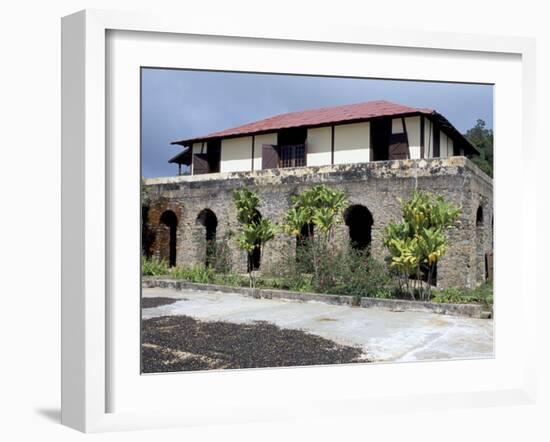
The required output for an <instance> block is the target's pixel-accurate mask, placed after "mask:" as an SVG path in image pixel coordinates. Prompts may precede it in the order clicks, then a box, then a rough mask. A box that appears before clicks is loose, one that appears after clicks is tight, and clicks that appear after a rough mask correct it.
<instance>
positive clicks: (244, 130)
mask: <svg viewBox="0 0 550 442" xmlns="http://www.w3.org/2000/svg"><path fill="white" fill-rule="evenodd" d="M404 114H425V115H429V114H434V110H433V109H423V108H416V107H410V106H403V105H401V104H397V103H392V102H390V101H384V100H379V101H369V102H366V103H357V104H346V105H343V106H332V107H323V108H318V109H310V110H305V111H300V112H289V113H286V114H280V115H275V116H273V117H270V118H266V119H264V120H258V121H254V122H252V123H248V124H243V125H242V126H237V127H232V128H230V129H225V130H222V131H219V132H213V133H211V134H208V135H204V136H201V137H195V138H191V139H188V140H181V141H174V142H173V143H172V144H180V145H186V146H187V145H189V144H191V143H193V142H199V141H206V140H209V139H215V138H225V137H234V136H244V135H252V134H256V133H265V132H270V131H275V130H279V129H288V128H292V127H311V126H322V125H326V124H332V123H343V122H351V121H360V120H368V119H370V118H375V117H387V116H394V115H404Z"/></svg>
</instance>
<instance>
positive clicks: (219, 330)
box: [141, 316, 366, 373]
mask: <svg viewBox="0 0 550 442" xmlns="http://www.w3.org/2000/svg"><path fill="white" fill-rule="evenodd" d="M141 349H142V360H141V369H142V372H143V373H159V372H172V371H190V370H211V369H222V368H259V367H289V366H303V365H324V364H343V363H350V362H366V361H365V360H364V359H361V356H362V351H361V349H359V348H356V347H351V346H345V345H340V344H337V343H335V342H333V341H331V340H329V339H324V338H321V337H319V336H315V335H312V334H309V333H306V332H303V331H300V330H289V329H282V328H280V327H277V326H276V325H273V324H270V323H268V322H263V321H262V322H254V323H252V324H234V323H231V322H210V321H199V320H196V319H194V318H191V317H189V316H163V317H158V318H152V319H147V320H144V321H142V346H141Z"/></svg>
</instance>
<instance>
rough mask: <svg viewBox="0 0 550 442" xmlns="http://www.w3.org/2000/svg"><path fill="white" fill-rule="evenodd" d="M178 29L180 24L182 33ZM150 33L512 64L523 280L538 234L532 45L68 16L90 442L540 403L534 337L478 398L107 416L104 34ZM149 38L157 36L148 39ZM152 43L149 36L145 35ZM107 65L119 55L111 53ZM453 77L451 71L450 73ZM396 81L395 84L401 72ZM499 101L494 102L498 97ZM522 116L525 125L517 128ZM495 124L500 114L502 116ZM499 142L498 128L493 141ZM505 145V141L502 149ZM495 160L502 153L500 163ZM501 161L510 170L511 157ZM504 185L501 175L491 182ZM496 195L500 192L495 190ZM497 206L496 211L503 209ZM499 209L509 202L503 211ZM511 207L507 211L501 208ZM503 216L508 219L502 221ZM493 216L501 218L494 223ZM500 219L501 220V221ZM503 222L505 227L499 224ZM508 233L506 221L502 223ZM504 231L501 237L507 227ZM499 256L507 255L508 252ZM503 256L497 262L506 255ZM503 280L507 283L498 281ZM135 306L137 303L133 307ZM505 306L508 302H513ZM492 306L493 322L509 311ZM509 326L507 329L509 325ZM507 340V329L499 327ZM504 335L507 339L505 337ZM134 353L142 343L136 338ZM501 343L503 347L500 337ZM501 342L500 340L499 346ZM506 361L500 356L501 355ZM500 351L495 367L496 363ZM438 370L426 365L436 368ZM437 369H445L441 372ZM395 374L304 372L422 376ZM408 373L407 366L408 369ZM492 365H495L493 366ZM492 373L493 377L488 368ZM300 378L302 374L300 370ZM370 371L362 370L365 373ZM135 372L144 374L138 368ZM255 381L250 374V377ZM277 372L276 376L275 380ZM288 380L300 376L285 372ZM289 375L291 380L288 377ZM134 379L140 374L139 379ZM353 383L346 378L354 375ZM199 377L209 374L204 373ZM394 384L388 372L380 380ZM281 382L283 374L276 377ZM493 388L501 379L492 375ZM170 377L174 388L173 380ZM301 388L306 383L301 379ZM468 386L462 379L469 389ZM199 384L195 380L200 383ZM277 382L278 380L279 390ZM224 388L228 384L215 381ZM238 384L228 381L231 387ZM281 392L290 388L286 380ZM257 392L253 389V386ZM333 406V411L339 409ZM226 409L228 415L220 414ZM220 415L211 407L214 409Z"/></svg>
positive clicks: (73, 200)
mask: <svg viewBox="0 0 550 442" xmlns="http://www.w3.org/2000/svg"><path fill="white" fill-rule="evenodd" d="M182 23H183V24H182ZM112 31H116V32H143V33H147V32H149V33H157V34H156V35H159V34H158V33H160V34H162V35H171V36H178V35H179V36H183V37H185V36H186V35H190V36H217V37H218V38H221V39H224V38H241V39H248V40H254V41H260V42H261V41H270V42H273V44H276V42H285V45H286V47H288V46H289V45H290V46H292V44H294V43H293V42H295V44H296V45H297V44H299V43H304V42H307V43H308V44H311V45H315V44H329V45H338V47H339V48H343V49H345V48H346V47H362V46H365V47H366V46H369V47H376V48H378V49H384V48H388V49H389V48H403V49H414V48H416V49H426V50H430V51H439V52H440V53H441V54H445V53H453V52H454V53H469V54H474V56H475V57H478V58H479V59H480V60H481V59H483V56H484V54H502V55H505V56H514V57H517V59H518V60H520V61H519V63H520V66H521V86H520V87H521V96H520V101H521V109H518V110H517V113H516V114H517V117H518V120H520V123H518V124H519V126H520V127H519V128H518V127H516V128H515V129H514V130H516V131H517V132H515V133H517V134H519V135H520V138H518V141H519V142H520V144H521V149H520V154H519V155H520V157H521V167H522V185H521V186H519V187H518V189H517V190H516V191H515V192H516V194H515V195H516V196H517V197H519V198H521V199H522V201H523V203H522V210H521V214H519V215H518V216H519V217H520V219H518V222H520V223H521V225H520V226H519V228H518V235H520V238H519V239H518V244H517V251H518V253H520V257H521V259H520V262H521V272H522V273H523V274H527V272H528V269H527V259H526V257H527V256H529V254H532V253H533V248H534V244H536V241H535V240H534V235H535V230H534V229H530V226H531V224H532V223H533V222H534V220H535V219H536V218H535V217H536V214H535V212H534V211H535V209H534V208H535V206H536V204H535V199H536V192H534V191H533V189H535V187H536V186H535V184H534V180H535V177H534V175H532V174H529V173H528V171H529V170H530V167H531V163H530V161H533V158H535V157H536V155H535V154H534V149H535V143H534V135H533V134H534V121H535V118H534V102H535V68H534V66H535V46H534V41H533V40H531V39H525V38H516V37H499V38H494V37H489V36H478V35H465V34H450V33H430V32H414V31H399V32H394V31H389V30H376V29H369V28H353V27H351V28H350V27H345V26H332V27H330V28H327V27H317V26H315V25H314V24H311V25H303V26H300V27H296V26H292V24H289V25H287V26H285V25H284V24H283V25H282V24H281V23H277V24H273V25H269V24H266V23H261V24H255V23H250V24H249V25H247V26H243V24H242V23H239V24H235V23H233V24H232V23H230V22H226V23H220V22H208V21H206V20H193V21H184V22H182V21H181V20H179V19H178V18H177V17H164V16H154V15H151V14H142V13H126V12H111V11H99V10H91V11H90V10H87V11H82V12H78V13H76V14H73V15H70V16H67V17H65V18H63V21H62V56H63V58H62V124H63V127H62V423H63V424H65V425H67V426H70V427H72V428H76V429H78V430H80V431H85V432H98V431H111V430H123V429H138V428H158V427H168V426H187V425H207V424H209V423H220V422H225V423H232V422H253V421H262V420H273V419H285V418H290V417H292V418H296V417H298V418H306V417H312V416H316V417H319V416H327V417H328V416H334V415H335V414H339V413H340V414H344V413H345V414H368V413H370V412H372V411H374V410H377V411H380V410H381V409H382V410H384V411H388V412H398V411H402V410H407V409H408V408H409V405H410V404H413V403H414V407H415V409H419V407H420V408H422V409H441V408H462V407H470V406H494V405H499V404H503V403H506V404H525V403H533V401H534V393H535V381H536V380H535V359H534V354H535V352H534V342H535V340H534V339H525V348H524V349H522V350H523V351H522V352H520V353H518V355H517V358H519V361H518V363H517V364H516V365H514V370H513V375H512V376H507V377H506V378H507V379H508V378H509V379H508V380H507V381H506V382H504V381H502V382H500V383H498V382H495V383H494V384H492V385H489V386H487V387H486V388H483V386H482V385H481V384H479V385H473V386H472V388H470V389H469V387H468V386H467V384H466V383H465V386H464V387H463V388H462V390H461V391H460V392H458V391H455V392H449V391H444V389H440V388H439V387H437V385H436V386H435V387H434V388H433V389H431V390H430V391H426V392H425V393H424V394H421V393H420V392H419V391H416V392H415V391H412V390H411V391H410V392H408V393H407V392H405V393H403V394H401V395H400V394H394V393H390V394H387V395H384V394H383V393H382V394H378V395H377V396H376V397H374V396H372V395H370V396H369V395H368V394H366V393H363V392H362V391H361V390H360V389H359V390H360V391H359V392H358V393H357V394H356V395H354V396H349V395H346V393H345V391H344V390H342V392H341V393H338V390H337V389H333V390H331V392H330V393H327V396H326V397H324V398H323V397H321V396H322V395H321V396H319V397H315V398H313V399H310V400H308V401H307V403H308V404H309V405H310V406H308V407H302V406H299V405H300V404H298V403H297V405H296V406H293V407H291V406H290V404H287V406H283V405H282V404H281V403H278V402H276V401H275V402H274V403H273V405H272V406H270V407H268V406H266V404H261V405H262V406H259V405H260V404H259V403H257V402H254V400H252V399H250V398H249V397H247V396H246V395H243V398H242V399H235V403H234V404H233V405H232V409H227V404H225V405H224V402H223V399H224V398H222V397H220V405H219V406H218V409H214V410H210V412H209V413H205V411H204V409H201V408H200V407H197V408H196V409H195V410H190V409H186V408H185V407H178V408H175V407H172V408H171V407H160V408H155V409H150V410H146V409H139V410H132V411H126V410H122V411H112V410H110V408H111V407H110V404H109V393H110V391H111V390H112V389H113V388H114V386H113V384H112V378H111V377H110V376H109V372H110V370H111V369H112V367H111V364H112V360H113V354H112V348H111V347H110V344H109V339H108V337H109V328H110V327H111V326H112V324H113V320H114V314H113V312H112V311H111V309H110V307H111V305H112V304H111V301H110V300H109V297H108V295H109V293H108V288H109V287H110V282H109V278H110V277H112V274H110V268H109V264H110V255H109V247H108V245H109V243H110V241H112V239H113V238H112V237H111V236H110V235H111V234H112V230H111V229H109V223H110V222H111V221H112V220H111V219H110V217H111V213H110V212H111V210H112V202H113V195H112V194H111V192H112V187H111V184H112V183H110V182H109V180H110V177H111V176H112V174H113V173H114V174H116V173H117V172H116V170H115V171H113V170H112V169H113V168H116V167H118V166H116V162H115V163H110V162H109V161H110V160H109V152H108V150H107V139H108V134H107V132H106V121H107V119H108V116H109V110H108V108H107V102H108V100H107V95H106V94H107V93H108V92H109V89H108V83H107V78H106V75H105V73H106V66H107V65H106V64H107V63H108V60H107V55H109V53H108V51H107V46H108V45H107V44H106V35H107V33H108V32H112ZM151 35H152V34H151ZM145 38H146V37H145ZM111 55H112V54H111ZM450 68H451V67H449V69H450ZM396 77H399V75H398V73H396ZM496 97H497V98H496V100H498V97H499V92H498V91H497V93H496ZM520 117H521V119H520ZM496 118H498V113H497V115H496ZM498 136H499V132H498V129H497V130H496V139H497V143H498ZM502 146H505V143H502ZM497 157H498V154H497ZM501 158H502V160H498V159H497V167H499V166H498V161H502V164H503V166H502V167H503V170H504V168H505V167H506V166H505V164H506V163H505V156H504V155H503V156H502V157H501ZM496 182H497V183H498V175H497V178H496ZM496 189H497V190H496V194H497V196H498V192H499V187H498V184H497V185H496ZM496 204H497V207H498V204H499V203H498V201H497V202H496ZM503 204H504V203H503ZM503 207H504V206H503ZM502 213H506V212H505V211H503V212H502ZM497 216H498V215H497ZM497 219H498V218H497ZM497 222H498V221H497ZM502 225H503V226H504V225H505V224H504V223H503V224H502ZM503 228H504V227H503ZM498 234H499V232H498V229H496V230H495V237H496V239H497V241H496V243H497V247H496V250H495V263H496V265H495V268H496V272H495V287H496V290H502V291H503V292H502V293H504V291H505V290H507V289H506V287H504V286H500V287H499V285H498V278H499V272H500V270H499V268H498V267H497V266H498V265H501V263H502V266H503V267H502V268H504V265H505V263H506V262H505V259H504V257H505V253H506V252H499V250H498ZM501 250H502V249H501ZM499 253H500V256H499ZM501 274H505V272H502V273H501ZM518 284H519V285H518V286H516V287H513V288H519V289H520V290H521V297H519V298H518V299H519V300H518V301H517V307H518V309H521V311H522V315H520V316H519V317H518V318H517V321H518V324H520V326H521V327H522V332H521V333H522V337H523V338H529V337H532V336H534V333H535V326H536V325H535V324H534V321H532V320H530V318H534V317H535V312H534V309H535V305H536V299H535V296H536V281H535V280H534V278H522V281H521V282H518ZM136 302H138V301H137V300H136ZM507 302H508V301H507ZM504 307H505V306H504V305H503V308H502V309H501V308H500V306H499V305H498V301H497V306H496V309H497V321H499V320H500V318H499V317H498V315H499V313H500V312H501V311H502V312H503V315H502V318H503V319H504V318H505V314H504V313H505V312H506V309H505V308H504ZM502 323H503V324H506V322H505V321H502ZM504 330H505V329H504ZM506 335H507V334H506V333H501V334H500V336H506ZM135 339H136V346H137V343H138V342H139V337H138V336H135ZM497 339H498V338H497ZM498 345H499V342H498V341H497V346H498ZM504 353H505V352H501V354H504ZM498 358H499V354H498V347H497V356H496V360H497V361H498ZM416 364H424V365H416V367H417V368H418V367H420V368H421V369H422V371H426V370H434V368H433V365H434V364H435V365H436V367H443V368H442V369H443V370H453V369H455V368H456V369H459V368H460V369H461V370H462V369H465V368H466V369H468V370H472V373H473V372H474V371H475V370H476V367H477V366H474V365H470V367H468V362H467V361H462V362H461V363H459V364H460V365H456V367H454V368H453V365H452V364H451V363H442V362H439V363H416ZM430 364H431V366H430ZM440 364H446V366H441V365H440ZM395 365H396V364H394V365H377V366H376V367H366V366H364V365H358V366H357V367H354V368H353V369H352V371H353V373H351V371H350V369H349V367H331V368H330V369H327V368H326V367H325V368H324V369H322V368H319V369H317V368H313V369H312V368H307V369H305V370H310V371H309V373H314V371H313V370H324V371H323V373H324V374H326V375H327V376H332V377H333V378H336V377H337V376H338V373H339V370H340V372H343V371H342V370H347V371H346V373H347V375H348V374H349V375H350V376H356V377H357V376H361V375H362V373H364V370H371V371H370V373H375V372H376V373H377V375H378V373H380V372H381V371H384V372H385V373H388V372H393V373H395V374H398V375H399V374H400V373H403V372H404V371H407V370H415V367H412V366H411V367H405V368H394V366H395ZM403 365H404V364H402V366H403ZM495 366H496V365H495ZM488 367H489V365H488V366H487V367H486V368H488ZM300 370H304V369H300ZM361 370H363V371H361ZM136 371H138V367H136ZM249 372H250V371H249ZM252 372H253V373H254V374H252V375H250V376H248V375H247V376H248V378H244V377H241V381H242V380H243V379H246V382H247V383H249V384H248V385H251V386H253V385H255V384H254V382H255V381H254V379H253V378H252V376H254V377H255V378H256V381H257V382H263V383H265V382H266V380H267V381H269V379H270V378H271V377H273V378H274V377H275V376H274V370H257V371H252ZM280 372H281V370H278V371H277V373H280ZM283 372H284V373H285V376H286V377H287V378H290V377H292V376H293V374H294V373H304V372H303V371H302V372H299V371H298V370H296V369H283ZM289 373H290V374H289ZM134 374H135V373H134ZM347 375H346V376H347ZM202 376H203V379H204V374H202ZM208 376H210V378H208V380H209V381H211V380H212V379H214V377H217V379H224V380H226V381H227V380H228V379H230V377H231V376H230V375H227V374H225V373H208ZM381 376H391V374H389V375H387V374H384V375H381ZM161 377H163V378H164V379H167V380H165V381H164V384H166V383H170V382H176V381H175V379H176V377H175V375H164V376H159V377H157V378H161ZM279 377H280V376H279ZM495 378H498V377H497V376H496V377H495ZM170 379H171V380H170ZM304 379H305V378H304ZM466 380H467V379H466ZM195 381H196V382H200V378H199V377H196V378H195ZM195 381H194V382H195ZM279 381H281V380H278V381H277V382H279ZM220 382H221V381H220ZM228 382H232V381H228ZM281 382H284V380H283V381H281ZM249 388H253V387H249ZM335 403H338V407H333V405H334V404H335ZM223 407H226V411H224V409H223ZM214 408H215V407H214Z"/></svg>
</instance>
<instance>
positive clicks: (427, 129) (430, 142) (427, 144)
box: [424, 118, 434, 158]
mask: <svg viewBox="0 0 550 442" xmlns="http://www.w3.org/2000/svg"><path fill="white" fill-rule="evenodd" d="M433 154H434V130H433V124H432V122H431V121H430V120H428V119H427V118H424V157H425V158H433Z"/></svg>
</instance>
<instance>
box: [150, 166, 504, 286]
mask: <svg viewBox="0 0 550 442" xmlns="http://www.w3.org/2000/svg"><path fill="white" fill-rule="evenodd" d="M317 184H325V185H327V186H330V187H334V188H339V189H341V190H343V191H344V192H345V193H346V196H347V200H348V202H349V205H350V206H351V205H356V204H360V205H363V206H365V207H366V208H367V209H368V210H369V211H370V213H371V214H372V217H373V225H372V242H371V252H372V254H373V256H374V257H376V258H377V259H379V260H383V259H384V257H385V256H386V255H387V250H386V249H385V248H384V245H383V243H382V238H383V234H384V228H385V227H386V225H387V224H388V223H389V222H390V221H398V220H400V218H401V207H400V203H399V201H398V199H397V198H398V197H400V198H402V199H408V198H409V197H410V195H411V192H412V191H413V190H414V189H415V188H417V189H418V190H425V191H429V192H431V193H434V194H438V195H442V196H443V197H444V198H445V199H446V200H449V201H452V202H453V203H455V204H456V205H458V206H459V207H461V208H462V215H461V219H460V227H459V228H457V229H453V230H450V231H449V232H448V235H449V239H450V246H449V248H448V250H447V253H446V254H445V256H444V257H443V258H442V259H441V261H440V262H439V263H438V268H437V286H438V287H440V288H447V287H468V288H473V287H475V286H477V285H479V284H481V283H482V282H483V281H485V275H486V264H485V254H486V253H487V252H489V251H490V250H492V243H493V228H492V225H493V183H492V179H491V178H489V177H488V176H487V175H485V174H484V173H483V172H481V171H480V170H479V168H477V166H475V165H474V164H473V163H472V162H471V161H469V160H468V159H466V158H465V157H451V158H445V159H441V158H436V159H421V160H394V161H380V162H370V163H361V164H346V165H333V166H320V167H300V168H288V169H269V170H259V171H254V172H231V173H213V174H207V175H196V176H178V177H167V178H154V179H147V180H145V182H144V186H145V190H146V191H147V193H148V195H149V198H150V203H149V209H148V210H147V211H146V214H145V216H144V222H145V223H146V225H147V227H148V229H149V230H150V231H151V232H152V235H151V240H150V244H149V245H148V247H149V251H150V254H151V255H153V256H156V257H159V258H163V259H166V260H168V258H169V253H170V252H169V250H168V249H169V246H168V243H169V241H170V239H169V238H168V236H167V235H169V230H170V229H169V228H167V226H166V224H165V223H163V221H162V218H163V217H164V219H167V217H166V213H165V212H167V211H171V212H173V214H174V215H175V219H176V220H177V225H176V226H175V232H176V237H175V247H176V264H177V265H194V264H199V263H201V260H203V259H204V256H205V255H204V250H201V247H205V245H204V244H205V242H204V241H203V242H201V241H198V240H197V238H201V237H204V236H205V227H204V226H203V224H201V222H199V220H198V219H197V218H198V216H199V213H201V211H202V210H203V209H210V210H211V211H212V212H213V213H214V214H215V215H216V218H217V222H218V224H217V229H216V237H217V238H223V237H224V235H227V234H229V233H230V232H234V231H236V230H237V227H238V225H237V219H236V213H235V208H234V205H233V198H232V192H233V190H234V189H236V188H239V187H244V186H246V187H249V188H252V189H255V190H256V191H257V192H258V194H259V195H260V198H261V201H262V205H261V207H260V213H261V215H262V216H263V217H267V218H269V219H271V220H272V221H274V222H276V223H280V222H281V221H282V219H283V216H284V213H285V212H286V210H288V208H289V207H290V206H291V196H292V195H296V194H298V193H300V192H302V191H303V190H305V189H306V188H309V187H311V186H314V185H317ZM170 215H172V214H170ZM172 219H174V217H173V216H172ZM335 238H336V241H338V242H344V241H347V240H348V238H349V233H348V227H347V226H346V225H345V224H341V225H339V226H338V227H337V229H336V233H335ZM229 246H230V250H231V263H232V268H233V270H234V271H237V272H243V273H244V272H245V271H246V265H247V259H246V254H245V253H244V252H242V251H241V250H239V249H238V248H237V246H236V244H235V241H234V240H231V239H230V240H229ZM285 247H295V242H293V241H291V240H289V238H288V236H286V235H285V234H284V233H279V234H278V236H277V237H276V238H275V239H274V240H273V241H270V242H269V243H268V244H267V245H266V247H265V248H264V251H263V256H262V257H261V268H260V269H261V270H263V269H268V268H270V267H271V266H277V263H278V262H280V253H281V251H283V250H284V249H285Z"/></svg>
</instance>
